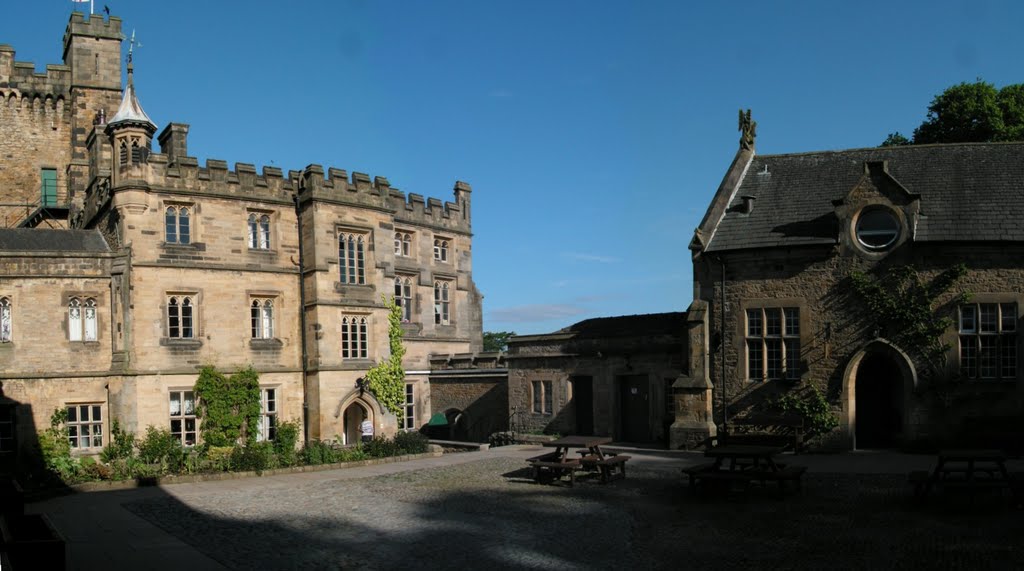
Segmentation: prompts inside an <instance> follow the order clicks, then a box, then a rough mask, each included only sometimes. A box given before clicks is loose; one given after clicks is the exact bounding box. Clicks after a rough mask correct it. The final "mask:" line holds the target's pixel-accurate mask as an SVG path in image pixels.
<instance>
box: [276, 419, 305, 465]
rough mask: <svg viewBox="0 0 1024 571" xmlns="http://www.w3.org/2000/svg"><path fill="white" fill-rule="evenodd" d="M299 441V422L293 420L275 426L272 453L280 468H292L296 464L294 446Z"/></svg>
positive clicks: (296, 455)
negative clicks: (274, 454)
mask: <svg viewBox="0 0 1024 571" xmlns="http://www.w3.org/2000/svg"><path fill="white" fill-rule="evenodd" d="M298 441H299V422H298V421H297V420H293V421H290V422H282V423H280V424H278V425H277V433H276V434H275V435H274V452H275V453H276V454H277V459H278V462H279V463H280V464H281V465H282V466H294V465H295V464H296V463H297V462H298V454H297V452H296V450H295V445H296V444H297V443H298Z"/></svg>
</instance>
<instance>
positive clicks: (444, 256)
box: [434, 238, 448, 262]
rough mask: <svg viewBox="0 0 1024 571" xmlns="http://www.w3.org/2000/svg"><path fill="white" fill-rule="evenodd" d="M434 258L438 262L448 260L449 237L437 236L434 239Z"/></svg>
mask: <svg viewBox="0 0 1024 571" xmlns="http://www.w3.org/2000/svg"><path fill="white" fill-rule="evenodd" d="M434 259H435V260H437V261H438V262H447V261H448V239H447V238H435V239H434Z"/></svg>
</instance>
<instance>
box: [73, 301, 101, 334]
mask: <svg viewBox="0 0 1024 571" xmlns="http://www.w3.org/2000/svg"><path fill="white" fill-rule="evenodd" d="M68 339H69V340H71V341H96V300H95V299H93V298H91V297H87V298H84V299H79V298H77V297H73V298H71V300H70V301H69V302H68Z"/></svg>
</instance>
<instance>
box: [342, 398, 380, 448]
mask: <svg viewBox="0 0 1024 571" xmlns="http://www.w3.org/2000/svg"><path fill="white" fill-rule="evenodd" d="M367 418H369V419H370V420H371V421H372V420H373V415H372V413H371V412H370V407H368V406H366V405H365V404H363V403H361V402H359V401H354V402H353V403H352V404H350V405H348V406H347V407H346V408H345V412H344V413H343V414H342V415H341V441H342V442H341V443H342V444H355V443H357V442H359V437H360V436H362V431H361V430H360V427H359V425H360V424H362V422H363V420H365V419H367Z"/></svg>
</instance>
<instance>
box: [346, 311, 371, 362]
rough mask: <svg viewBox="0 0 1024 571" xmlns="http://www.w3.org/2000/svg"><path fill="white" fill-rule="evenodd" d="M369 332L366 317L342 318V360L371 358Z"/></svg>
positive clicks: (350, 316)
mask: <svg viewBox="0 0 1024 571" xmlns="http://www.w3.org/2000/svg"><path fill="white" fill-rule="evenodd" d="M369 354H370V352H369V331H368V327H367V320H366V317H363V316H358V315H346V316H344V317H342V318H341V358H342V359H366V358H368V357H369Z"/></svg>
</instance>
